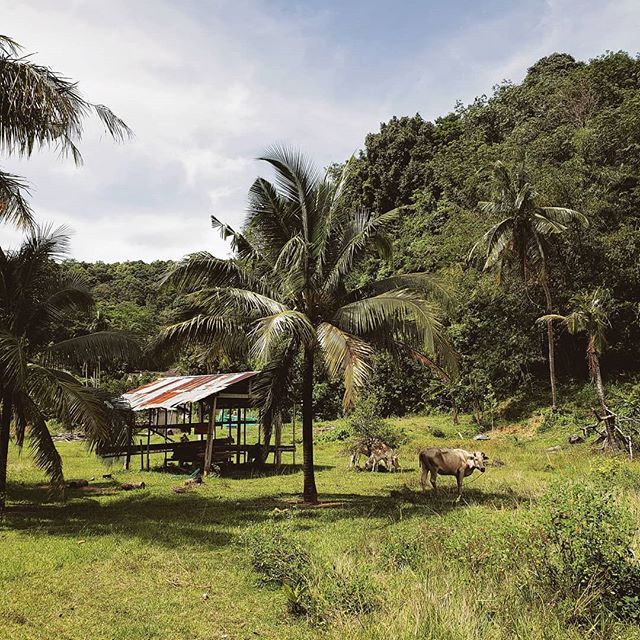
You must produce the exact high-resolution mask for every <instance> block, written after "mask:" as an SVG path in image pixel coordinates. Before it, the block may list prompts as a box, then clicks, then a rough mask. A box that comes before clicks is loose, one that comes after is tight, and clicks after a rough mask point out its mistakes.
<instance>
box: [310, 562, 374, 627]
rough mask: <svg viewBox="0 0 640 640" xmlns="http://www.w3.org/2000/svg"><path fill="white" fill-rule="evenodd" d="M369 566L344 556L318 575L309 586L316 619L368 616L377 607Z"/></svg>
mask: <svg viewBox="0 0 640 640" xmlns="http://www.w3.org/2000/svg"><path fill="white" fill-rule="evenodd" d="M371 575H372V570H371V567H370V565H368V564H366V563H363V562H361V561H360V560H359V559H355V558H349V557H343V558H340V560H339V561H338V562H335V563H333V565H332V566H330V567H326V568H325V569H324V570H323V571H322V572H321V573H318V574H317V580H316V582H315V584H314V585H313V586H312V587H311V592H312V594H313V602H314V605H315V616H316V618H317V620H329V619H331V618H335V617H339V616H344V615H347V616H350V615H361V614H366V613H371V612H372V611H374V610H375V609H376V608H377V607H378V604H379V596H378V591H377V589H376V587H375V585H374V584H373V581H372V579H371Z"/></svg>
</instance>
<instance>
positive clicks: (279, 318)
mask: <svg viewBox="0 0 640 640" xmlns="http://www.w3.org/2000/svg"><path fill="white" fill-rule="evenodd" d="M250 337H251V340H252V342H253V346H252V348H251V353H252V355H253V356H254V357H255V358H257V359H258V360H259V361H260V362H268V361H269V360H270V359H271V358H272V355H273V353H275V351H276V350H277V349H278V348H279V346H280V345H281V344H282V342H283V340H286V339H291V337H293V338H294V339H295V340H296V342H298V343H299V344H302V345H310V344H313V342H314V340H315V337H316V332H315V330H314V328H313V325H312V324H311V322H310V321H309V318H308V317H307V316H306V315H305V314H304V313H300V312H299V311H293V310H291V309H285V310H282V311H279V312H278V313H275V314H273V315H270V316H266V317H264V318H260V320H258V321H257V322H256V324H255V326H254V328H253V330H252V331H251V336H250Z"/></svg>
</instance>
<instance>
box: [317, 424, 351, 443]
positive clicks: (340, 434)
mask: <svg viewBox="0 0 640 640" xmlns="http://www.w3.org/2000/svg"><path fill="white" fill-rule="evenodd" d="M351 435H352V432H351V429H349V427H348V426H344V425H339V426H336V427H335V428H333V429H328V430H326V431H321V432H320V433H319V434H318V436H317V438H316V440H317V441H318V442H344V441H345V440H348V439H349V438H350V437H351Z"/></svg>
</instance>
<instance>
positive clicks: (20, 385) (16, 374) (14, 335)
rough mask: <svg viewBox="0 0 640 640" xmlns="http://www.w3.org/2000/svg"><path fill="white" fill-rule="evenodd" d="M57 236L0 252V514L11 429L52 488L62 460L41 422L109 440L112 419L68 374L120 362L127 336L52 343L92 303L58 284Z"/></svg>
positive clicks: (59, 479) (38, 232)
mask: <svg viewBox="0 0 640 640" xmlns="http://www.w3.org/2000/svg"><path fill="white" fill-rule="evenodd" d="M66 247H67V236H66V235H65V232H64V229H57V230H51V229H50V228H45V229H40V228H38V227H36V228H35V229H34V230H33V231H31V232H30V233H29V235H28V236H27V238H26V240H25V241H24V243H23V244H22V245H21V246H20V247H19V248H17V249H15V250H11V251H4V250H2V249H0V511H1V510H3V509H4V508H5V500H6V488H7V458H8V450H9V441H10V428H11V423H12V422H13V423H14V426H15V442H16V444H17V445H18V446H19V447H22V445H23V443H24V441H25V436H26V437H27V439H28V441H29V444H30V445H31V448H32V450H33V453H34V457H35V461H36V463H37V465H38V466H39V467H40V468H41V469H43V471H45V473H46V474H47V475H48V476H49V478H50V480H51V482H52V485H53V486H55V487H60V486H61V485H62V483H63V473H62V461H61V459H60V456H59V455H58V452H57V451H56V448H55V445H54V443H53V440H52V439H51V435H50V434H49V431H48V429H47V423H46V421H47V419H50V418H57V419H58V420H60V421H61V422H64V423H65V424H70V425H73V426H76V427H82V428H84V430H85V433H86V435H87V436H88V438H89V441H90V443H91V444H100V443H102V442H103V441H106V440H109V439H111V438H112V437H113V435H114V420H116V419H117V418H118V415H117V414H118V412H117V411H115V410H113V409H114V408H113V405H110V404H108V403H106V402H105V400H106V398H104V397H103V396H102V394H100V393H99V392H96V391H95V390H93V389H88V388H86V387H84V386H83V385H82V384H81V383H80V382H79V381H78V380H77V379H76V378H75V377H74V376H73V375H72V374H71V373H69V372H68V370H67V369H68V367H69V366H72V365H74V364H81V363H82V362H83V361H84V360H87V359H89V358H90V357H97V356H104V357H111V358H113V357H119V358H126V357H128V356H130V355H131V353H132V351H134V350H135V344H134V343H133V342H132V341H131V339H129V338H128V337H127V336H125V335H123V334H117V333H113V332H100V333H94V334H91V335H84V336H80V337H76V338H71V339H68V340H63V341H59V342H55V330H54V327H55V326H56V323H59V322H60V321H61V320H62V321H63V320H64V319H65V318H66V317H67V314H68V313H69V311H71V310H73V309H88V308H89V307H90V306H91V305H92V299H91V296H90V294H89V292H88V290H87V289H86V287H85V286H84V284H83V283H82V282H80V281H78V280H63V279H61V277H60V275H59V271H58V270H57V269H56V265H55V263H54V259H55V258H58V257H60V256H61V255H63V254H64V252H65V250H66Z"/></svg>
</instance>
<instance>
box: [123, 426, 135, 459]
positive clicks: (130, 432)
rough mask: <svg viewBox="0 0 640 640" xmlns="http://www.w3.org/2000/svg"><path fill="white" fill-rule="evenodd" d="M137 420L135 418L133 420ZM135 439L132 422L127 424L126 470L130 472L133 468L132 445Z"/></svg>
mask: <svg viewBox="0 0 640 640" xmlns="http://www.w3.org/2000/svg"><path fill="white" fill-rule="evenodd" d="M133 419H134V420H135V417H134V418H133ZM132 438H133V427H132V426H131V420H129V421H128V424H127V452H126V453H125V454H124V468H125V469H126V470H129V467H130V466H131V445H132Z"/></svg>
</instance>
